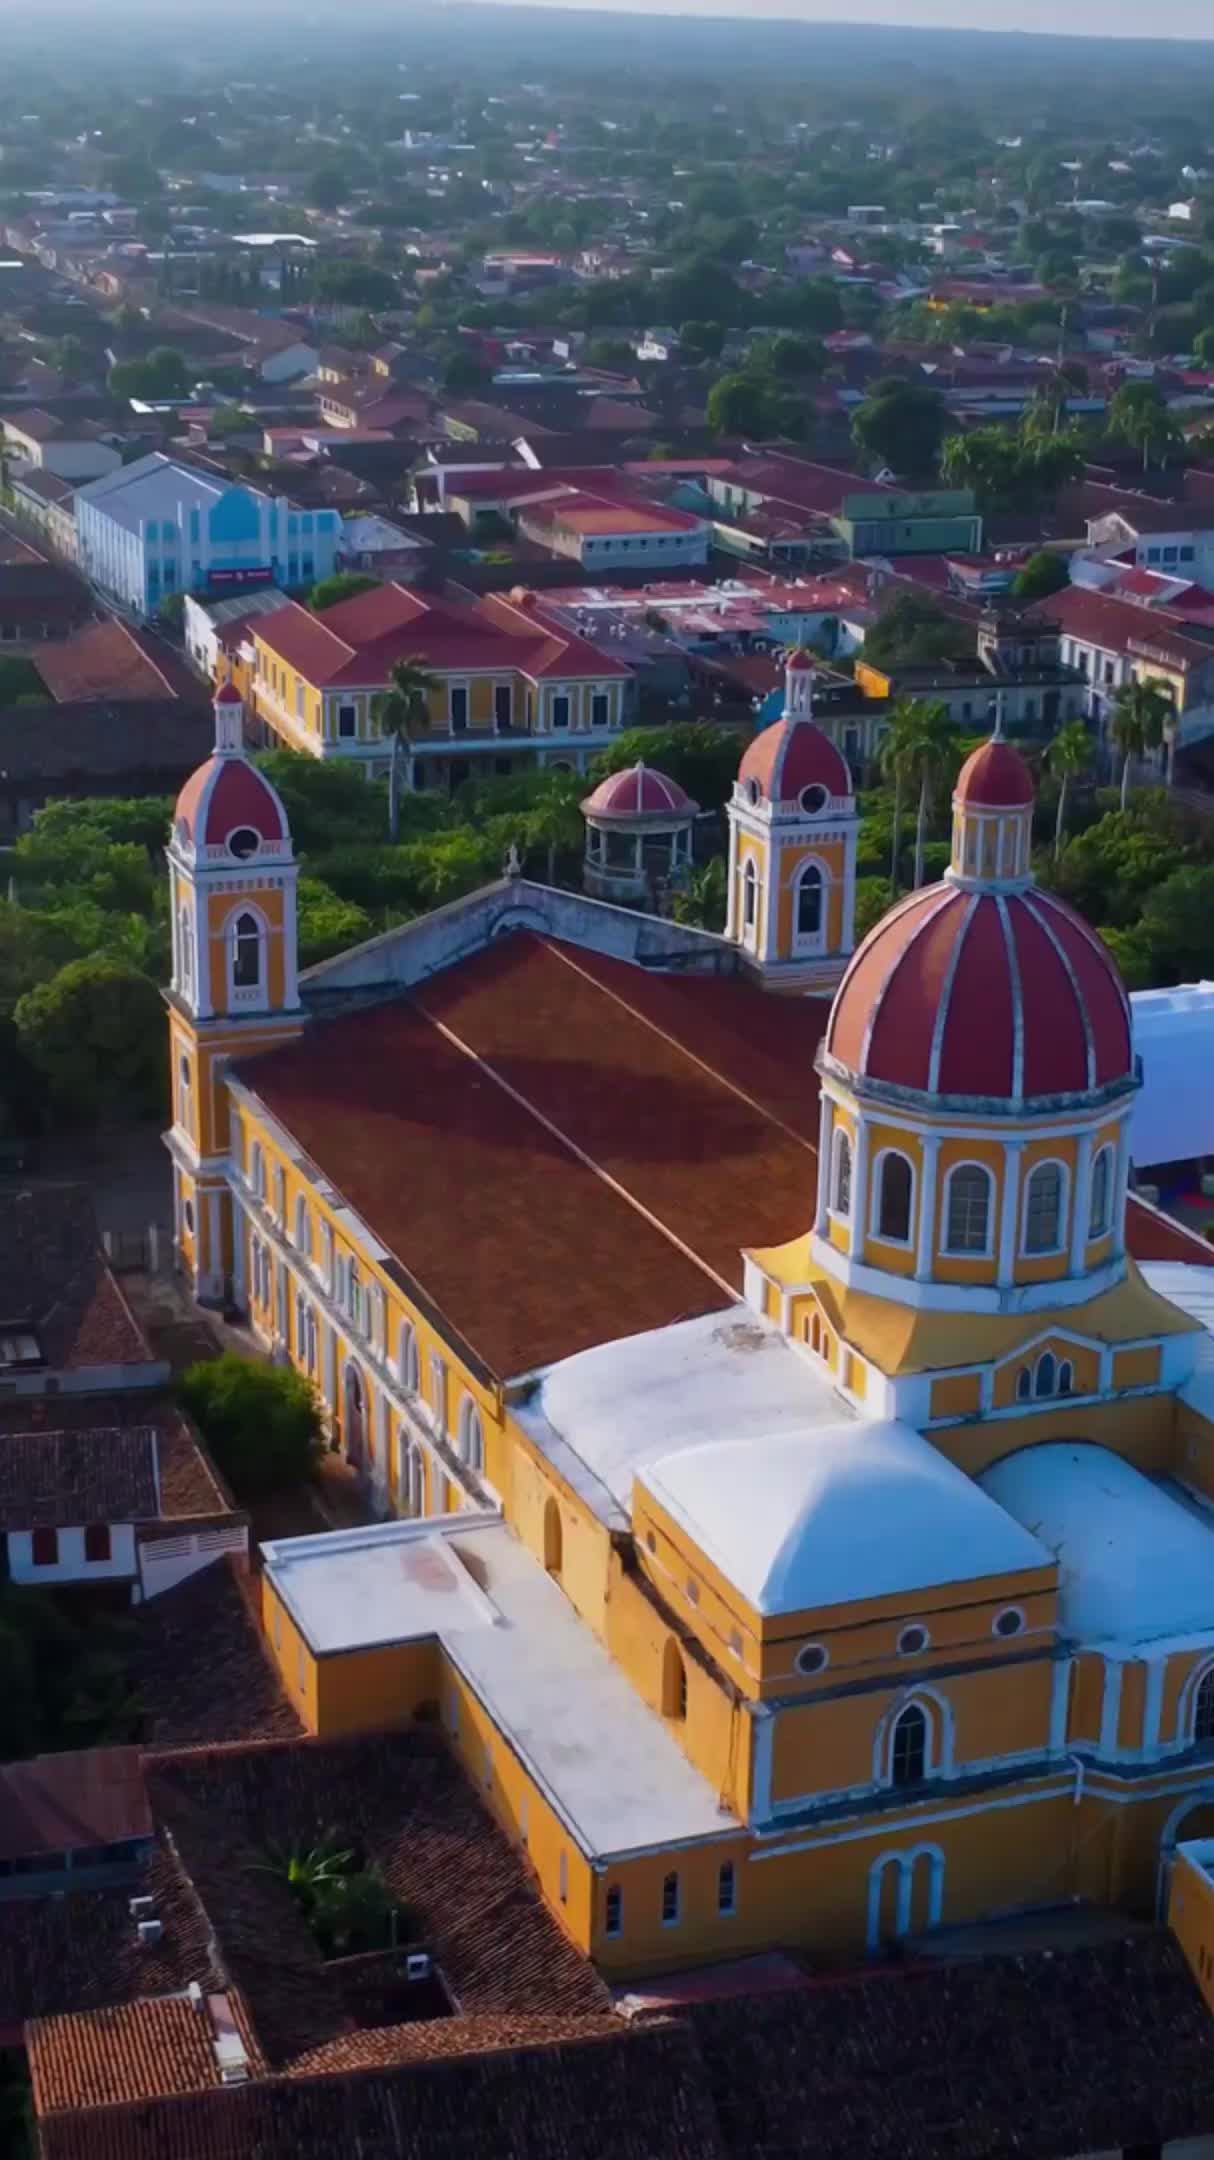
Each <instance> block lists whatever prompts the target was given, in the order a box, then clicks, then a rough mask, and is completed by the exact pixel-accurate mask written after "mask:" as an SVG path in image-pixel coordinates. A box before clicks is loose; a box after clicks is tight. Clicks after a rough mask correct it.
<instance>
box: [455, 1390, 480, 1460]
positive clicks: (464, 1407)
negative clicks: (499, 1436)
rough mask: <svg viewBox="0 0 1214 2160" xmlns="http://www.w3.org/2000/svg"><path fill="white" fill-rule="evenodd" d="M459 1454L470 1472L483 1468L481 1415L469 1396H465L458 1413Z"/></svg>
mask: <svg viewBox="0 0 1214 2160" xmlns="http://www.w3.org/2000/svg"><path fill="white" fill-rule="evenodd" d="M459 1452H460V1457H461V1459H462V1461H464V1462H466V1463H467V1465H468V1468H469V1469H470V1470H483V1469H484V1467H485V1437H484V1434H483V1432H482V1431H481V1414H480V1411H479V1410H478V1409H477V1407H476V1404H475V1403H474V1402H473V1400H472V1398H471V1396H470V1395H465V1397H464V1399H463V1402H462V1403H461V1404H460V1412H459Z"/></svg>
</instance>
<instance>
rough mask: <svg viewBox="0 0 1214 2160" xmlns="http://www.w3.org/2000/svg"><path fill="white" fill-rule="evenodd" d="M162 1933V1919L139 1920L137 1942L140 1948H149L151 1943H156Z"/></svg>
mask: <svg viewBox="0 0 1214 2160" xmlns="http://www.w3.org/2000/svg"><path fill="white" fill-rule="evenodd" d="M163 1934H164V1922H163V1920H141V1921H140V1922H139V1942H140V1946H141V1948H143V1949H145V1950H150V1949H151V1947H152V1945H153V1943H158V1942H159V1941H160V1938H161V1936H162V1935H163Z"/></svg>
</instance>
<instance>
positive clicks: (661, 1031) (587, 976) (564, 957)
mask: <svg viewBox="0 0 1214 2160" xmlns="http://www.w3.org/2000/svg"><path fill="white" fill-rule="evenodd" d="M650 770H652V768H650ZM540 943H541V945H543V946H544V947H545V948H546V950H547V951H549V952H550V953H552V954H553V956H554V957H555V958H556V959H557V960H561V961H563V962H564V964H565V966H566V967H568V968H572V969H573V972H574V974H575V975H580V976H581V977H582V980H583V981H584V982H588V983H590V984H591V985H592V986H593V988H594V989H596V990H600V991H601V992H602V994H603V996H604V997H609V998H610V999H611V1000H612V1002H613V1003H614V1004H616V1005H620V1006H622V1007H623V1009H624V1011H625V1012H626V1013H630V1014H631V1015H632V1017H633V1019H634V1020H639V1021H640V1023H641V1025H642V1027H647V1028H649V1029H651V1030H652V1032H653V1033H654V1034H655V1035H658V1036H660V1037H661V1039H662V1041H663V1042H667V1043H669V1044H670V1046H671V1048H672V1049H673V1050H677V1051H678V1052H679V1054H680V1056H681V1057H685V1058H686V1059H687V1060H688V1061H689V1063H690V1064H692V1065H697V1066H698V1067H699V1069H700V1071H701V1072H705V1073H707V1074H708V1077H709V1079H710V1080H715V1081H716V1082H717V1083H718V1085H719V1086H720V1087H723V1088H727V1089H728V1091H729V1093H730V1094H731V1095H736V1096H737V1097H738V1100H739V1101H740V1102H744V1103H745V1104H746V1105H747V1107H748V1109H751V1110H757V1111H758V1113H759V1116H760V1117H762V1118H765V1119H766V1121H767V1123H768V1124H769V1125H774V1126H775V1127H776V1130H777V1131H778V1132H782V1133H785V1134H787V1136H788V1138H789V1139H790V1140H795V1141H796V1143H797V1145H798V1147H802V1148H804V1149H805V1151H806V1153H807V1154H808V1155H812V1156H813V1157H814V1159H815V1161H816V1160H817V1155H818V1143H817V1141H816V1140H807V1139H806V1138H805V1135H804V1133H799V1132H797V1130H796V1128H795V1127H794V1126H792V1125H788V1124H786V1123H785V1121H784V1119H783V1118H781V1117H777V1116H776V1114H775V1112H774V1110H769V1109H767V1108H766V1106H765V1105H764V1104H763V1103H761V1102H760V1101H759V1100H758V1098H757V1096H754V1095H751V1094H749V1093H748V1091H747V1090H746V1089H745V1088H744V1087H739V1086H738V1083H737V1081H736V1080H727V1079H726V1077H725V1074H724V1073H722V1072H718V1071H717V1068H716V1066H715V1065H710V1064H709V1063H708V1060H707V1059H706V1058H702V1057H699V1056H698V1055H697V1053H696V1052H695V1051H694V1050H689V1049H688V1047H687V1045H686V1043H681V1042H680V1041H679V1039H678V1036H677V1035H672V1034H670V1032H669V1031H668V1029H666V1028H664V1027H661V1026H660V1025H659V1023H658V1022H657V1021H656V1020H651V1019H650V1017H649V1015H648V1013H643V1012H640V1011H639V1010H638V1009H637V1007H636V1006H635V1005H630V1004H629V1002H628V999H627V998H626V997H623V996H622V995H621V993H620V992H619V991H618V990H612V989H610V988H609V987H608V985H607V984H606V983H601V982H600V981H599V979H598V977H597V976H596V975H592V974H591V973H590V971H589V969H588V968H584V967H579V965H578V963H577V961H576V960H574V959H572V958H571V956H570V955H569V954H568V953H567V952H562V951H561V949H560V947H559V945H557V944H556V942H555V941H554V940H553V939H552V938H551V937H549V936H547V935H541V936H540Z"/></svg>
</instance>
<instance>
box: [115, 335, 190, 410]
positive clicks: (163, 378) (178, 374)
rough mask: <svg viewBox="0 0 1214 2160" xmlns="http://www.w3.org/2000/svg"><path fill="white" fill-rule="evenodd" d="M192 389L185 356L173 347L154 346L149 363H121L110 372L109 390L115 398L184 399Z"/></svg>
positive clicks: (134, 361)
mask: <svg viewBox="0 0 1214 2160" xmlns="http://www.w3.org/2000/svg"><path fill="white" fill-rule="evenodd" d="M189 387H190V371H189V368H188V367H187V365H186V359H185V355H184V353H180V352H178V350H177V348H176V347H175V346H173V345H157V346H155V347H154V349H153V350H152V351H151V352H150V353H149V354H148V356H147V358H146V360H120V361H118V362H117V363H116V365H115V366H114V367H112V368H111V369H110V372H109V379H108V388H109V391H110V395H111V397H116V398H142V399H146V400H148V401H149V402H155V401H157V400H167V399H169V398H179V397H184V396H185V395H186V393H187V391H188V390H189Z"/></svg>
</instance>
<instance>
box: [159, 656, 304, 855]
mask: <svg viewBox="0 0 1214 2160" xmlns="http://www.w3.org/2000/svg"><path fill="white" fill-rule="evenodd" d="M222 695H223V693H222V691H221V692H220V696H222ZM237 697H238V699H239V693H237ZM229 702H230V701H229ZM173 824H174V828H175V830H176V831H177V832H178V833H180V834H181V835H182V836H183V837H184V838H186V839H188V840H189V841H190V842H191V843H192V845H193V846H194V847H195V848H196V849H199V850H201V849H203V848H212V847H226V845H227V843H228V840H229V838H230V836H231V835H232V834H233V833H242V834H243V833H249V832H252V833H254V834H255V835H256V837H257V841H258V844H259V845H262V846H268V847H281V846H282V845H283V843H284V841H285V840H286V839H287V837H288V833H287V815H286V812H285V810H284V809H283V806H282V804H281V802H280V801H279V798H278V795H277V793H276V792H275V790H274V789H273V788H272V787H271V785H270V783H269V781H268V780H267V779H266V777H265V775H264V773H259V772H258V770H257V768H256V766H254V765H250V764H249V762H248V759H247V758H243V757H213V758H208V759H207V762H206V764H205V765H200V766H199V768H198V770H197V772H194V773H191V774H190V777H189V779H188V780H187V781H186V784H185V786H184V787H183V788H182V790H181V793H180V795H179V796H178V797H177V807H176V809H175V810H174V812H173ZM239 852H240V850H237V853H238V854H239ZM245 852H246V853H251V852H252V849H251V848H248V847H247V846H246V849H245Z"/></svg>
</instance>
